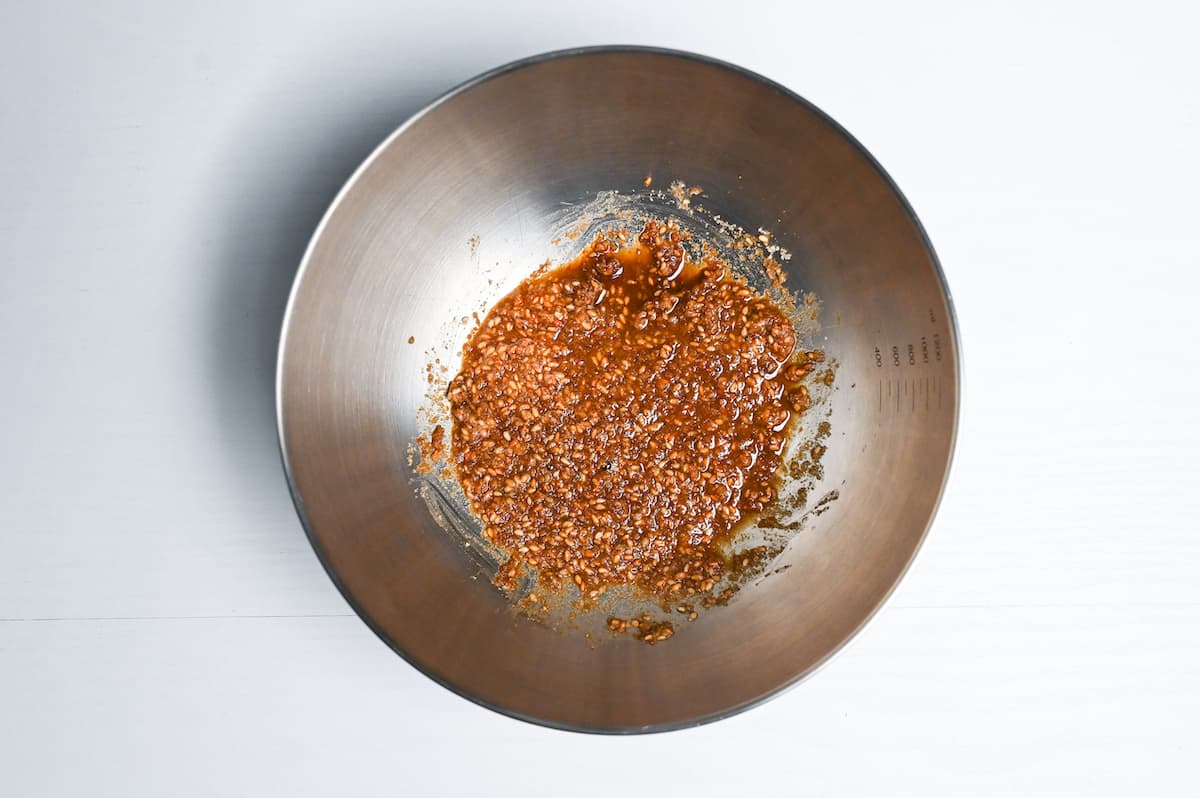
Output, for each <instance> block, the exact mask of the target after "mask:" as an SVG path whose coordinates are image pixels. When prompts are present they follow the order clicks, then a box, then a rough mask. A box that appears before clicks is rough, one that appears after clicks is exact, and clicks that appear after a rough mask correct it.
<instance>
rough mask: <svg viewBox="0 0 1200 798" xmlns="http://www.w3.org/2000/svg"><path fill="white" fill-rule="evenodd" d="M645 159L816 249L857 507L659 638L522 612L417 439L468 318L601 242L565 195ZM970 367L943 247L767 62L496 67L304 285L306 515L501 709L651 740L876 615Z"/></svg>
mask: <svg viewBox="0 0 1200 798" xmlns="http://www.w3.org/2000/svg"><path fill="white" fill-rule="evenodd" d="M647 175H653V176H654V178H655V180H656V181H659V182H660V184H661V183H662V182H666V181H670V180H674V179H677V178H678V179H682V180H685V181H687V183H688V184H690V185H699V186H701V187H702V188H703V189H704V192H705V194H704V201H705V203H706V205H707V206H708V207H709V208H710V210H712V211H714V212H716V213H719V214H720V216H721V217H722V218H725V219H728V220H731V221H734V222H736V223H738V224H740V225H742V226H744V227H745V228H747V229H750V230H755V229H756V228H758V227H766V228H769V229H770V230H771V231H772V232H773V233H774V235H775V236H776V239H777V240H778V242H779V243H780V244H781V245H783V246H784V247H786V248H787V249H789V250H790V251H791V252H792V253H793V257H792V259H791V260H789V261H787V262H786V263H785V264H784V265H785V267H786V271H787V273H788V285H789V286H791V287H793V288H798V289H801V290H803V291H813V292H815V293H816V294H817V295H818V296H819V297H820V299H821V301H822V304H823V310H822V329H821V331H820V333H819V335H818V336H817V340H816V341H815V343H816V344H818V345H820V346H821V347H823V348H824V349H825V350H826V352H827V353H828V355H829V356H830V357H832V358H835V359H836V360H837V361H838V364H839V366H838V373H837V382H836V384H835V389H834V391H833V392H832V394H831V396H830V398H829V400H828V401H829V404H828V409H829V411H830V417H829V421H830V422H831V425H832V430H833V434H832V437H831V438H830V439H829V443H828V453H827V454H826V455H825V457H824V460H823V464H824V467H825V476H824V479H823V481H822V482H821V489H822V490H823V491H837V493H838V499H837V500H836V501H833V502H831V503H830V504H828V505H827V510H826V512H824V513H823V514H821V515H820V516H819V517H813V518H811V519H810V522H809V523H808V524H807V526H806V527H805V529H804V530H803V531H802V532H800V533H799V534H798V535H797V536H796V537H795V538H794V539H793V540H792V542H791V543H790V544H789V546H788V548H787V550H786V551H785V552H784V553H783V554H782V555H781V558H780V560H779V565H781V566H782V565H787V566H790V567H788V568H787V569H786V570H782V571H781V572H779V573H777V574H774V575H772V576H771V577H770V578H768V579H765V580H763V581H762V582H761V583H759V584H756V585H754V586H753V587H751V588H747V589H745V590H743V591H742V593H741V594H739V596H738V597H737V599H736V600H735V601H733V602H732V603H731V604H730V605H729V606H728V607H723V608H719V609H717V610H714V611H712V612H709V613H707V614H705V615H704V616H702V618H701V619H700V620H698V621H697V622H695V623H693V624H689V625H688V626H687V628H686V629H685V630H683V631H684V632H685V633H684V634H679V635H677V636H676V637H675V638H673V639H672V640H670V641H668V642H667V643H666V644H662V645H657V646H653V647H651V646H646V645H644V644H641V643H639V642H637V641H634V640H633V639H631V638H628V637H624V638H619V639H613V640H588V639H585V638H584V637H583V636H582V635H580V634H571V633H569V632H567V633H563V632H556V631H554V630H552V629H549V628H547V627H545V626H543V625H539V624H536V623H533V622H531V621H529V620H527V619H524V618H521V617H520V616H517V615H515V614H514V613H512V612H511V611H510V607H509V605H508V602H507V600H506V599H505V598H504V596H503V595H502V594H501V593H500V592H499V591H497V590H496V589H495V588H494V587H492V585H491V584H489V583H488V581H487V580H486V579H482V578H478V575H479V568H478V565H477V563H476V562H475V560H474V559H473V558H472V557H471V556H470V554H469V552H468V551H466V550H464V547H463V546H462V543H461V541H460V540H456V539H455V538H454V537H453V536H451V535H448V534H446V532H445V531H444V530H443V529H442V528H441V527H440V526H439V525H438V524H437V523H436V521H435V520H434V519H433V518H432V517H431V515H430V512H429V509H428V507H427V506H426V504H425V502H424V501H423V500H422V499H421V498H419V497H418V496H417V494H416V492H415V490H414V477H415V475H414V474H413V472H412V469H411V467H410V465H409V458H408V447H409V446H410V444H411V443H412V440H413V438H414V436H415V434H416V433H417V431H418V427H417V411H418V408H419V406H420V405H421V404H422V402H423V400H424V397H425V394H426V392H427V389H428V388H429V383H428V381H427V374H426V372H425V368H426V364H427V363H426V360H427V356H428V355H427V353H428V351H429V346H431V345H433V344H434V343H435V342H436V341H446V340H451V339H454V337H455V336H458V339H457V340H461V339H462V336H464V335H465V333H466V332H467V330H466V328H465V327H463V326H462V325H460V324H459V321H458V320H459V319H460V318H461V317H462V316H465V315H469V314H470V313H471V312H472V311H477V310H479V309H480V307H481V306H482V304H486V303H487V302H488V301H489V300H494V299H495V298H497V297H499V296H500V295H502V294H503V293H504V292H506V291H507V290H508V289H509V288H511V287H512V286H513V285H515V284H516V283H517V282H519V281H520V280H521V279H523V278H524V277H525V276H527V275H528V273H529V272H530V271H531V270H532V269H533V268H534V267H535V266H536V265H537V264H540V263H542V262H543V261H545V260H546V259H547V258H550V259H553V260H561V259H562V258H563V257H564V256H567V255H569V254H571V250H573V249H577V248H578V246H579V242H563V241H559V242H558V243H557V244H556V243H552V240H553V239H554V238H555V237H556V230H557V229H558V228H557V227H556V225H557V224H558V223H559V222H560V221H561V218H562V209H563V208H564V207H570V206H571V205H573V204H577V203H581V202H585V201H587V200H591V199H593V198H595V197H596V195H597V193H598V192H603V191H609V190H616V191H622V192H636V191H638V190H640V189H641V188H642V186H643V181H644V179H645V178H646V176H647ZM455 325H459V329H458V330H457V331H456V330H455ZM410 337H412V338H414V339H415V343H414V344H409V343H408V341H409V338H410ZM444 360H446V358H444ZM446 365H447V366H448V367H449V368H450V369H451V371H453V370H455V369H456V367H457V363H453V362H450V363H446ZM957 386H958V363H957V341H956V335H955V330H954V323H953V319H952V311H951V308H950V305H949V299H948V296H947V293H946V290H945V286H944V283H943V280H942V276H941V273H940V271H939V268H938V266H937V263H936V259H935V257H934V255H933V253H932V251H931V250H930V247H929V245H928V242H927V241H926V239H925V237H924V235H923V233H922V231H921V229H920V226H919V224H918V223H917V221H916V219H915V217H914V216H913V214H912V212H911V210H910V209H909V208H908V207H907V205H906V203H905V202H904V200H903V199H902V197H901V196H900V195H899V194H898V192H897V191H896V189H895V187H894V186H893V185H892V184H891V182H890V181H889V180H888V178H887V177H886V175H885V174H884V173H883V172H882V171H881V170H880V169H879V167H878V166H877V165H876V164H875V163H874V162H873V161H872V160H871V159H870V157H869V156H868V155H866V153H865V152H864V151H863V150H862V149H861V147H859V146H858V145H857V144H856V143H854V142H853V140H851V139H850V138H849V137H848V136H847V135H846V134H845V133H844V131H842V130H841V129H840V128H838V127H837V126H836V125H835V124H834V123H832V122H831V121H830V120H829V119H828V118H827V117H825V116H824V115H823V114H821V113H820V112H819V111H817V110H816V109H814V108H812V107H811V106H809V105H808V104H806V103H805V102H803V101H801V100H799V99H798V98H796V97H795V96H794V95H791V94H790V93H788V92H786V91H785V90H783V89H781V88H780V87H778V86H775V85H773V84H770V83H769V82H767V81H764V80H762V79H761V78H758V77H756V76H753V75H751V74H749V73H745V72H743V71H741V70H738V69H735V68H732V67H729V66H727V65H722V64H718V63H715V62H710V61H706V60H703V59H698V58H695V57H691V56H685V55H682V54H677V53H667V52H662V51H646V50H625V49H622V50H611V49H607V50H591V51H581V52H572V53H566V54H558V55H556V56H553V57H544V58H541V59H534V60H531V61H528V62H523V63H521V64H518V65H515V66H513V67H508V68H505V69H501V70H498V71H497V72H494V73H491V74H490V75H487V76H485V77H483V78H481V79H479V80H477V81H475V82H473V83H472V84H470V85H468V86H467V87H464V88H462V89H459V90H456V91H455V92H452V93H451V94H450V95H448V96H447V97H445V98H443V99H442V100H441V101H439V102H438V103H435V104H434V105H433V106H432V107H431V108H429V109H427V110H426V111H425V112H423V113H422V114H420V115H418V116H417V117H416V118H414V119H413V120H411V121H410V122H409V123H407V124H406V125H405V126H404V127H402V128H401V129H400V130H399V131H397V133H396V134H394V135H393V136H392V137H391V138H390V139H389V140H388V141H387V142H386V143H385V144H384V145H383V146H382V147H381V148H380V149H379V150H378V151H377V152H376V153H375V154H374V155H373V156H372V158H371V159H370V160H369V161H368V162H367V164H366V165H364V167H363V168H362V169H361V170H360V171H359V172H358V173H357V174H356V176H355V177H354V178H353V179H352V180H351V182H350V184H349V185H348V186H347V188H346V189H345V190H344V191H343V193H342V194H341V196H340V197H339V198H338V200H337V201H336V202H335V204H334V206H333V207H332V208H331V210H330V212H329V214H328V216H327V217H326V219H325V221H324V222H323V223H322V226H321V227H320V228H319V230H318V233H317V235H316V236H315V238H314V240H313V243H312V245H311V247H310V250H309V253H308V255H307V256H306V259H305V262H304V265H303V268H302V270H301V273H300V275H299V276H298V278H297V282H296V286H295V289H294V292H293V296H292V301H291V304H290V306H289V311H288V316H287V319H286V321H285V327H284V338H283V343H282V347H281V359H280V366H279V396H278V400H279V413H280V434H281V439H282V441H283V447H284V458H285V464H286V466H287V469H288V473H289V478H290V480H291V483H292V488H293V493H294V496H295V498H296V502H297V506H298V508H299V510H300V513H301V516H302V518H303V519H304V522H305V525H306V528H307V530H308V533H309V535H310V537H311V538H312V541H313V544H314V546H315V547H316V549H317V551H318V553H319V554H320V556H321V558H322V560H323V561H324V563H325V565H326V567H327V568H328V569H329V571H330V574H331V576H332V577H333V578H334V580H335V581H336V582H337V584H338V586H339V587H340V589H341V590H342V591H343V593H344V594H345V595H346V596H347V598H348V599H349V600H350V601H351V603H352V604H353V605H354V607H355V609H356V610H358V611H359V613H360V614H361V615H362V616H363V617H364V619H365V620H366V621H367V622H368V623H369V624H370V625H371V626H372V628H373V629H374V630H375V631H376V632H377V633H378V634H379V635H380V636H381V637H383V638H384V640H386V641H387V642H388V643H389V644H390V645H391V646H393V647H394V648H395V649H396V650H397V651H398V652H399V653H401V654H402V655H403V656H404V657H405V658H407V659H408V660H409V661H410V662H412V663H413V664H414V665H416V666H417V667H418V668H420V669H422V670H423V671H424V672H426V673H427V674H429V675H430V676H432V677H433V678H435V679H437V680H438V681H440V682H442V683H443V684H446V685H447V686H449V687H451V688H452V689H454V690H456V691H458V692H460V693H461V694H463V695H465V696H467V697H468V698H471V699H473V700H476V701H479V702H482V703H484V704H486V705H488V706H490V707H493V708H495V709H497V710H500V711H502V712H506V713H509V714H511V715H514V716H517V717H521V718H525V719H528V720H533V721H537V722H541V723H545V724H549V725H553V726H559V727H564V728H573V729H583V730H593V731H641V730H657V729H666V728H674V727H678V726H683V725H688V724H692V723H698V722H703V721H705V720H711V719H713V718H717V717H721V716H723V715H726V714H730V713H732V712H734V711H737V710H738V709H741V708H744V707H746V706H749V705H750V704H753V703H754V702H756V701H758V700H761V699H762V698H764V697H766V696H769V695H771V694H773V693H774V692H776V691H778V690H780V689H781V688H783V687H785V686H787V685H789V684H791V683H794V682H795V681H796V680H798V679H799V678H801V677H803V676H804V675H806V674H807V673H809V672H811V671H812V670H813V669H814V668H815V667H816V666H818V665H819V664H820V663H821V662H822V661H823V660H824V659H826V658H827V657H828V656H830V654H831V653H833V652H834V651H835V650H836V649H838V648H839V647H840V646H841V645H842V644H843V643H844V642H845V641H846V640H848V639H849V637H851V636H852V635H853V634H854V632H855V631H857V629H858V628H859V627H860V626H861V625H862V624H863V623H864V622H865V621H866V620H867V619H868V618H869V616H870V615H871V614H872V613H873V611H874V610H875V609H876V608H877V607H878V605H879V604H880V602H881V601H882V600H883V599H884V598H885V597H886V596H887V594H888V593H889V592H890V590H891V589H892V587H893V586H894V585H895V583H896V582H897V580H898V579H899V578H900V576H901V575H902V573H903V571H904V569H905V567H906V566H907V564H908V562H909V561H910V559H911V558H912V556H913V554H914V553H915V551H916V549H917V547H918V545H919V543H920V541H921V539H922V537H923V535H924V533H925V530H926V528H927V526H928V524H929V522H930V520H931V517H932V514H933V512H934V510H935V507H936V504H937V501H938V498H939V496H940V493H941V489H942V485H943V482H944V479H945V475H946V471H947V468H948V466H949V460H950V455H951V450H952V446H953V439H954V430H955V420H956V412H957V400H958V393H957V390H958V388H957Z"/></svg>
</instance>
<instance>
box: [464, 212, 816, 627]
mask: <svg viewBox="0 0 1200 798" xmlns="http://www.w3.org/2000/svg"><path fill="white" fill-rule="evenodd" d="M795 344H796V335H795V332H794V330H793V327H792V324H791V322H790V320H789V318H788V316H787V315H786V314H785V313H784V312H783V310H782V309H780V308H779V307H778V306H777V305H776V304H775V303H774V302H773V301H771V300H770V299H768V298H766V297H764V296H761V295H759V294H756V293H754V292H753V291H752V290H751V289H750V288H749V287H748V286H747V285H746V284H745V283H744V282H742V281H740V280H738V279H734V278H732V277H730V276H729V274H728V271H727V269H726V267H725V266H724V264H722V263H720V262H719V261H716V260H713V259H706V260H705V261H703V262H702V263H694V262H692V261H690V260H689V259H688V256H687V255H686V252H685V249H684V247H683V239H682V234H681V233H680V232H679V231H678V230H676V229H674V228H673V227H668V226H666V225H661V224H658V223H655V222H650V223H648V224H647V225H646V227H645V229H644V230H643V231H642V232H641V233H640V234H639V235H637V236H636V238H635V237H634V236H631V235H629V234H628V233H625V232H624V231H622V232H620V233H616V234H612V235H609V236H601V237H599V238H597V239H596V240H595V241H593V242H592V243H591V244H590V245H589V246H588V247H587V248H586V249H585V250H584V251H583V253H582V254H581V255H580V256H579V257H578V258H576V259H575V260H574V261H571V262H570V263H568V264H566V265H564V266H562V267H560V268H557V269H552V270H548V271H543V272H540V273H538V274H536V275H534V276H533V277H531V278H529V279H527V280H526V281H525V282H523V283H521V284H520V285H519V286H518V287H517V288H516V289H515V290H513V291H512V292H511V293H510V294H508V295H507V296H505V297H504V298H503V299H501V300H500V301H499V302H498V303H497V304H496V305H495V306H494V307H493V308H492V310H491V311H490V312H489V313H488V315H487V317H486V318H485V319H484V320H483V322H482V323H481V324H480V325H479V327H478V328H477V329H476V331H475V332H474V333H473V334H472V336H471V338H470V339H469V340H468V342H467V344H466V346H465V347H464V350H463V362H462V369H461V371H460V372H459V374H458V375H457V376H456V377H455V378H454V379H453V380H452V381H451V383H450V387H449V390H448V394H447V395H448V399H449V401H450V405H451V415H452V418H453V429H452V431H451V435H450V439H451V440H450V443H451V461H452V464H453V466H454V470H455V473H456V475H457V478H458V480H459V483H460V484H461V486H462V489H463V492H464V493H465V495H466V497H467V499H468V501H469V502H470V505H471V508H472V510H473V512H474V513H475V514H476V515H477V517H478V518H479V519H480V521H481V522H482V525H483V535H484V536H485V537H486V538H487V540H489V541H490V542H491V543H493V544H494V545H495V546H497V547H498V548H499V549H500V550H501V551H503V552H504V553H505V554H506V555H507V556H508V558H509V559H508V560H507V562H506V563H505V564H504V565H502V566H501V568H500V570H499V573H498V574H497V576H496V580H495V581H496V583H497V584H498V585H500V586H501V587H504V588H506V589H513V588H515V587H516V586H517V585H518V583H519V581H520V579H521V577H522V575H523V574H524V573H525V572H526V571H527V570H528V571H530V572H532V575H534V576H536V578H537V580H538V583H539V585H541V588H542V589H543V590H555V589H557V588H559V587H561V586H562V585H563V584H564V583H566V582H570V583H574V585H575V586H576V587H577V588H578V589H579V591H580V592H581V594H582V595H583V596H584V597H586V598H595V597H596V596H599V595H600V594H601V593H602V592H604V590H605V589H606V588H608V587H612V586H616V585H634V586H636V587H639V588H642V589H644V590H645V591H648V592H649V593H651V594H654V595H656V596H659V597H661V598H663V599H664V600H669V599H670V598H671V597H676V598H678V597H680V596H691V595H696V594H703V593H707V592H710V591H712V590H713V588H714V586H716V585H717V584H718V583H719V582H720V580H721V577H722V574H724V573H726V572H727V571H728V570H729V569H730V568H733V567H736V563H731V562H728V561H727V559H726V556H725V555H723V554H722V551H721V547H722V544H723V543H724V542H725V541H727V540H728V539H729V536H730V534H731V533H732V532H733V531H734V530H735V528H736V527H737V526H738V525H739V523H741V522H742V521H743V519H745V518H747V517H751V516H753V515H755V514H758V513H761V512H762V511H763V510H765V509H766V508H767V507H769V506H770V505H771V504H772V502H773V501H774V500H775V498H776V493H775V489H774V488H773V486H772V480H773V477H774V475H775V472H776V470H777V469H778V468H779V465H780V462H781V459H782V455H783V450H784V446H785V442H786V438H787V435H788V432H789V424H790V423H791V422H792V420H793V418H794V417H795V416H798V415H799V414H800V413H802V412H803V411H804V410H805V409H806V408H807V406H808V402H809V399H808V392H807V389H805V387H804V386H802V385H798V384H796V383H798V381H799V380H801V379H803V378H804V377H806V376H807V374H808V373H809V371H811V369H812V366H811V362H810V361H811V357H810V355H808V354H806V353H803V352H799V353H796V354H795V355H793V350H794V349H795ZM665 628H667V627H664V629H665ZM653 634H654V635H656V636H657V635H659V634H665V635H667V636H669V634H670V632H663V631H662V630H660V629H656V630H654V632H653ZM659 639H663V638H659Z"/></svg>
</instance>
